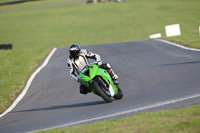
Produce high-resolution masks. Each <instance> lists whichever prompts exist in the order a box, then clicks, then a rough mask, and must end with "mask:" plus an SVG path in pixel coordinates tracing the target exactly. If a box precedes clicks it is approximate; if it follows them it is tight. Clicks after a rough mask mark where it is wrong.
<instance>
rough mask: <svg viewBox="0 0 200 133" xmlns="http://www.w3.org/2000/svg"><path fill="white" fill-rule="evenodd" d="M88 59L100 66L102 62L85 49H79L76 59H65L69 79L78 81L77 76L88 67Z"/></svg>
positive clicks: (97, 56) (98, 57) (96, 55)
mask: <svg viewBox="0 0 200 133" xmlns="http://www.w3.org/2000/svg"><path fill="white" fill-rule="evenodd" d="M88 59H94V60H96V62H97V63H98V64H99V65H101V64H102V61H101V59H100V56H99V55H98V54H95V53H92V52H90V51H87V50H86V49H81V51H80V54H79V56H78V57H77V58H75V59H74V58H71V57H70V56H69V58H68V59H67V64H68V67H69V73H70V77H72V78H73V79H74V80H76V81H78V75H79V73H80V72H81V71H82V70H83V68H84V67H85V66H87V65H89V60H88Z"/></svg>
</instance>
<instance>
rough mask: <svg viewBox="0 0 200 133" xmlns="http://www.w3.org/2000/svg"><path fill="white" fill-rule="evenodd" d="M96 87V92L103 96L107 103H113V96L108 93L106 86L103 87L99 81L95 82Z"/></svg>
mask: <svg viewBox="0 0 200 133" xmlns="http://www.w3.org/2000/svg"><path fill="white" fill-rule="evenodd" d="M93 86H94V89H95V91H96V93H97V94H98V95H99V96H101V97H102V98H103V99H104V100H105V101H106V102H107V103H111V102H112V101H113V99H112V97H111V96H109V95H108V94H107V93H106V90H104V88H101V87H100V85H99V82H98V81H94V82H93Z"/></svg>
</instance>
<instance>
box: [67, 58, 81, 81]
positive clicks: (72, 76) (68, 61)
mask: <svg viewBox="0 0 200 133" xmlns="http://www.w3.org/2000/svg"><path fill="white" fill-rule="evenodd" d="M67 65H68V68H69V74H70V77H71V78H72V79H74V80H76V81H77V82H78V77H77V76H76V74H75V69H74V67H73V65H72V62H71V60H70V59H68V60H67Z"/></svg>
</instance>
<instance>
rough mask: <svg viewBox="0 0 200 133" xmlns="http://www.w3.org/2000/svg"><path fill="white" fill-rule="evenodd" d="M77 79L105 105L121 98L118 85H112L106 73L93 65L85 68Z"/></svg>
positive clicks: (121, 94)
mask: <svg viewBox="0 0 200 133" xmlns="http://www.w3.org/2000/svg"><path fill="white" fill-rule="evenodd" d="M78 79H79V82H81V83H82V84H84V85H85V86H86V87H87V88H88V90H90V91H91V92H93V93H94V94H96V95H98V96H100V97H102V98H103V99H104V100H105V101H106V102H107V103H111V102H112V101H113V100H114V99H116V100H119V99H122V97H123V92H122V90H121V89H120V87H119V85H117V84H114V83H113V81H112V79H111V77H110V75H109V74H108V72H107V71H106V70H104V69H102V68H99V66H98V65H97V64H95V63H93V64H89V65H87V66H85V67H84V68H83V69H82V71H81V72H80V73H79V77H78Z"/></svg>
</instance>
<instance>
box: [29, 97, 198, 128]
mask: <svg viewBox="0 0 200 133" xmlns="http://www.w3.org/2000/svg"><path fill="white" fill-rule="evenodd" d="M197 97H200V94H195V95H191V96H187V97H183V98H179V99H173V100H169V101H164V102H158V103H155V104H151V105H148V106H143V107H139V108H136V109H130V110H125V111H121V112H116V113H113V114H110V115H105V116H100V117H96V118H90V119H84V120H79V121H75V122H70V123H66V124H64V125H60V126H55V127H51V128H46V129H42V130H37V131H45V130H51V129H55V128H63V127H70V126H75V125H79V124H84V123H87V122H92V121H96V120H102V119H106V118H112V117H115V116H120V115H125V114H129V113H134V112H138V111H142V110H147V109H152V108H156V107H160V106H165V105H168V104H173V103H177V102H181V101H185V100H189V99H193V98H197ZM37 131H31V132H37Z"/></svg>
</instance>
